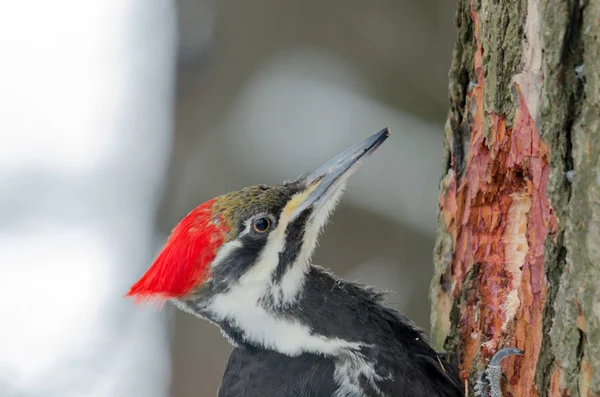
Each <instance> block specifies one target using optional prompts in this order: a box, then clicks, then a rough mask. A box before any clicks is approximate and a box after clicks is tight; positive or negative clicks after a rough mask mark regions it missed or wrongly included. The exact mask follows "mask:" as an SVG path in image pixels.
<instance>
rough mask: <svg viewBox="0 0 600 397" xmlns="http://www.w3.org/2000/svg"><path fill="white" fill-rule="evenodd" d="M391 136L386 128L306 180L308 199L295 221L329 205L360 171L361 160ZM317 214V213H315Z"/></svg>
mask: <svg viewBox="0 0 600 397" xmlns="http://www.w3.org/2000/svg"><path fill="white" fill-rule="evenodd" d="M389 136H390V132H389V129H387V128H384V129H383V130H381V131H379V132H378V133H376V134H373V135H371V136H370V137H368V138H367V139H365V140H364V141H362V142H359V143H357V144H356V145H354V146H352V147H351V148H350V149H347V150H346V151H344V152H343V153H340V154H338V155H337V156H335V157H334V158H333V159H331V160H329V161H328V162H327V163H326V164H324V165H322V166H321V167H319V168H318V169H316V170H315V171H313V172H312V173H311V174H309V175H308V176H307V177H306V178H305V184H306V191H309V192H310V193H309V195H308V197H307V198H306V199H305V200H304V201H303V202H302V203H301V204H300V205H299V206H298V207H297V208H296V209H295V210H294V213H293V214H292V217H291V219H290V221H291V220H293V219H294V218H295V217H297V216H298V215H299V214H300V213H302V212H303V211H304V210H305V209H307V208H309V207H311V206H312V207H313V209H315V210H316V209H318V208H320V207H322V206H323V205H324V204H325V203H327V201H328V199H329V198H330V197H331V196H332V195H333V193H335V192H337V190H338V189H339V188H340V187H341V186H342V185H343V184H344V183H345V182H346V180H347V179H348V178H349V177H350V176H351V175H352V174H353V173H354V172H355V171H356V170H357V169H358V167H359V166H360V164H361V159H362V158H363V157H365V156H368V155H370V154H371V153H373V152H375V150H377V148H378V147H379V146H380V145H381V144H382V143H383V141H385V140H386V139H387V138H388V137H389ZM315 212H316V211H315Z"/></svg>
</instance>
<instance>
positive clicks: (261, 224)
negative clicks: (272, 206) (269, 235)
mask: <svg viewBox="0 0 600 397" xmlns="http://www.w3.org/2000/svg"><path fill="white" fill-rule="evenodd" d="M270 226H271V221H270V220H269V218H260V219H257V220H255V221H254V230H256V231H257V232H259V233H264V232H266V231H267V230H269V227H270Z"/></svg>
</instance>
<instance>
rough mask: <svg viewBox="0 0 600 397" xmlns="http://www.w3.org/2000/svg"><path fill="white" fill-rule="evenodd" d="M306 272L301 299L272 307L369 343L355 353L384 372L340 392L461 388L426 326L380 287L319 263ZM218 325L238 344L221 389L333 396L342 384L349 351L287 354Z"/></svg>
mask: <svg viewBox="0 0 600 397" xmlns="http://www.w3.org/2000/svg"><path fill="white" fill-rule="evenodd" d="M306 277H307V278H306V282H305V289H304V290H303V292H302V295H301V296H300V298H299V300H298V301H297V302H296V303H295V304H293V305H291V306H289V307H286V308H278V307H271V308H270V310H272V311H273V315H274V316H278V317H281V318H286V319H293V320H296V321H298V322H299V323H302V324H305V325H308V326H309V327H310V329H311V330H312V332H314V333H315V334H318V335H323V336H325V337H328V338H340V339H343V340H345V341H349V342H360V343H362V344H365V345H367V346H368V347H361V348H360V351H357V354H359V355H360V357H364V359H365V360H366V361H367V362H368V363H372V364H373V366H374V369H375V371H376V373H377V374H378V375H380V376H381V377H382V378H383V379H382V380H379V381H375V384H374V385H373V384H371V382H368V381H367V380H366V379H361V380H360V385H361V389H362V392H363V394H362V395H360V394H342V395H341V396H348V397H354V396H355V395H356V396H357V397H358V396H361V397H362V396H364V397H380V396H383V397H387V396H390V397H391V396H398V397H403V396H406V397H408V396H414V397H459V396H463V395H464V393H463V391H462V385H461V382H460V378H459V377H458V373H457V371H456V368H455V367H454V366H452V365H450V364H448V363H446V362H445V361H444V359H443V358H442V357H440V356H439V355H438V354H437V353H436V352H435V350H434V349H432V348H431V347H430V346H429V344H428V343H427V341H426V340H425V337H424V335H423V333H422V332H421V331H420V330H419V329H417V328H416V327H415V326H414V325H413V324H412V323H411V322H410V321H409V320H408V319H407V318H406V317H404V316H402V315H401V314H400V313H398V312H397V311H395V310H392V309H389V308H386V307H384V306H383V305H382V304H381V301H382V298H383V296H382V295H381V294H380V293H377V292H375V291H373V290H371V289H370V288H367V287H363V286H360V285H357V284H355V283H350V282H346V281H344V280H341V279H339V278H337V277H335V276H334V275H332V274H330V273H328V272H326V271H324V270H323V269H321V268H319V267H316V266H311V268H310V271H309V273H308V274H307V276H306ZM219 325H220V326H221V329H222V330H223V331H224V332H225V333H226V334H228V336H229V337H230V338H231V339H232V340H233V341H234V342H235V343H236V344H237V345H238V347H237V348H235V349H234V351H233V353H232V355H231V358H230V360H229V363H228V365H227V369H226V371H225V374H224V377H223V384H222V386H221V389H220V392H219V397H222V396H228V397H254V396H259V395H260V396H305V397H320V396H332V395H333V393H334V392H335V390H336V389H337V387H338V386H339V384H338V383H336V381H335V380H334V370H335V367H336V365H340V362H341V361H343V360H346V359H350V358H346V357H325V356H322V355H318V354H308V353H305V354H302V355H300V356H298V357H289V356H286V355H283V354H279V353H277V352H274V351H270V350H266V349H264V348H261V347H260V346H252V345H251V344H249V343H248V342H247V341H246V340H245V338H244V332H243V331H241V332H240V330H239V329H236V328H235V327H234V326H232V324H229V323H228V322H227V321H225V322H219ZM340 360H341V361H340ZM298 393H300V394H298Z"/></svg>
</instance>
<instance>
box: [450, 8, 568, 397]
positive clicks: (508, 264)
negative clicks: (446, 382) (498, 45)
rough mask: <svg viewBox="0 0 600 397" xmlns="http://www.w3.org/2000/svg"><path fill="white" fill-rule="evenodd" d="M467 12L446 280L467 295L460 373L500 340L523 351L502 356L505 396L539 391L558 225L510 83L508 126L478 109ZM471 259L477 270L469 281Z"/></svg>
mask: <svg viewBox="0 0 600 397" xmlns="http://www.w3.org/2000/svg"><path fill="white" fill-rule="evenodd" d="M471 15H472V19H473V22H474V26H475V37H476V42H477V48H476V51H475V55H474V57H475V58H474V66H475V74H476V76H477V85H475V86H474V87H473V88H472V89H471V90H470V92H469V93H468V94H467V106H468V110H467V111H468V112H469V117H468V118H467V119H468V120H469V125H468V126H466V128H468V130H469V134H470V142H469V150H468V156H467V159H466V166H465V170H464V173H463V174H462V177H460V179H459V178H458V177H457V172H449V173H448V175H447V176H446V179H445V181H444V184H445V187H446V189H444V190H443V191H442V195H441V197H440V210H441V215H442V217H443V219H444V222H445V226H446V230H447V232H448V233H449V234H450V236H451V239H452V242H453V247H454V252H453V255H454V256H453V260H452V263H451V265H450V266H449V267H448V273H449V274H446V275H445V277H446V278H447V279H449V280H451V281H452V282H451V285H452V290H451V292H450V294H451V295H452V298H453V299H455V300H456V299H459V297H460V296H461V295H462V296H463V301H462V304H461V306H460V308H459V310H460V320H459V324H458V328H459V330H460V331H459V332H460V339H461V340H460V346H461V349H460V350H461V352H460V354H461V357H460V362H461V365H460V369H461V375H462V377H463V378H466V377H467V376H468V375H469V373H470V371H471V369H472V368H473V366H474V365H475V363H474V360H475V359H476V358H477V357H478V356H477V353H481V354H480V355H479V359H480V360H481V359H485V360H486V361H487V360H489V358H491V356H492V355H493V354H494V352H495V351H497V350H498V349H500V348H502V347H504V346H513V347H518V348H520V349H522V350H524V351H525V356H524V357H522V358H516V359H515V358H513V359H510V360H505V361H504V362H503V366H504V369H505V373H506V374H507V376H508V379H509V387H508V390H509V393H510V394H509V395H514V396H536V395H537V393H536V391H535V388H534V374H535V368H536V362H537V359H538V354H539V351H540V347H541V340H542V338H541V332H542V313H543V308H544V304H545V301H546V291H547V285H546V278H545V269H544V241H545V239H546V237H547V235H548V233H551V232H553V231H554V230H556V228H557V222H556V218H555V216H554V214H553V212H552V209H551V208H550V204H549V201H548V195H547V191H546V189H547V184H548V175H549V172H550V164H549V149H548V145H547V144H546V143H545V142H543V141H542V140H541V139H540V135H539V133H538V130H537V128H536V125H535V122H534V120H533V119H532V117H531V115H530V111H529V109H528V108H527V104H526V101H525V98H524V96H523V93H522V90H521V87H519V85H518V84H517V83H516V82H515V83H513V84H514V87H513V88H514V95H513V96H514V101H515V103H516V105H517V108H516V112H515V113H514V117H513V121H512V127H509V126H508V125H507V115H504V114H484V111H485V110H484V92H485V89H486V87H485V84H484V76H483V73H484V71H483V67H482V58H483V48H482V46H481V42H480V38H479V34H480V31H479V15H478V12H477V11H476V10H475V8H473V7H472V8H471ZM486 118H487V120H488V123H487V124H486V123H484V120H485V119H486ZM488 124H489V125H488ZM450 146H451V145H450ZM452 168H453V169H455V168H456V164H455V158H454V153H452ZM474 266H477V267H478V268H477V271H476V276H475V278H474V279H473V280H471V281H470V282H467V283H465V280H466V275H467V274H468V273H469V272H470V271H471V270H472V269H473V267H474ZM465 288H466V289H468V290H465Z"/></svg>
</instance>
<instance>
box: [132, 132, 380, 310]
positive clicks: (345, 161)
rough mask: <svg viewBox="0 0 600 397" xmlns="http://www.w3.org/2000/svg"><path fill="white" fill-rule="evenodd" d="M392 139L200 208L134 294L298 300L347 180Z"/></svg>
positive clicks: (373, 141)
mask: <svg viewBox="0 0 600 397" xmlns="http://www.w3.org/2000/svg"><path fill="white" fill-rule="evenodd" d="M388 135H389V133H388V130H387V129H384V130H382V131H380V132H378V133H376V134H374V135H372V136H370V137H369V138H367V139H365V140H364V141H362V142H360V143H358V144H356V145H354V146H353V147H351V148H350V149H348V150H346V151H344V152H343V153H341V154H340V155H338V156H336V157H335V158H333V159H332V160H330V161H329V162H327V163H326V164H324V165H323V166H321V167H320V168H318V169H317V170H315V171H314V172H312V173H310V174H309V175H307V176H304V177H301V178H299V179H297V180H294V181H291V182H285V183H283V184H281V185H275V186H265V185H259V186H251V187H247V188H244V189H242V190H239V191H235V192H231V193H228V194H225V195H222V196H219V197H216V198H214V199H211V200H209V201H207V202H205V203H204V204H202V205H200V206H199V207H197V208H195V209H194V210H192V211H191V212H190V213H189V214H188V215H187V216H186V217H185V218H184V219H183V220H182V221H181V222H180V223H179V224H177V226H175V228H174V229H173V231H172V233H171V235H170V236H169V238H168V240H167V242H166V244H165V246H164V247H163V249H162V251H161V252H160V253H159V255H158V257H157V258H156V260H155V261H154V263H153V264H152V266H151V267H150V268H149V269H148V270H147V271H146V273H145V274H144V275H143V277H142V278H141V279H140V280H139V281H138V282H137V283H135V284H134V285H133V286H132V287H131V289H130V291H129V293H128V294H127V295H128V296H131V297H134V298H136V299H137V300H148V299H149V300H155V299H158V300H174V301H176V302H177V301H179V302H181V301H186V300H195V301H202V300H206V301H209V300H210V298H211V297H214V296H216V295H217V294H220V293H226V292H227V291H228V290H229V289H230V288H232V286H238V287H240V288H242V289H243V290H244V291H245V293H246V292H247V296H248V297H249V298H250V297H251V296H257V295H261V296H260V297H259V298H261V299H262V298H265V299H271V301H272V302H274V303H277V302H279V303H284V302H289V301H291V300H293V299H294V297H295V296H296V295H297V294H298V292H299V291H300V289H301V288H302V274H303V273H304V272H305V270H306V268H307V266H308V263H309V259H310V256H311V255H312V252H313V250H314V248H315V246H316V243H317V238H318V234H319V231H320V230H321V228H322V227H323V225H324V224H325V222H326V220H327V217H328V215H329V214H330V213H331V211H332V210H333V208H334V207H335V205H336V204H337V201H338V199H339V197H340V196H341V193H342V190H343V188H344V186H345V182H346V180H347V179H348V177H349V176H350V175H351V174H352V173H353V172H354V171H355V170H356V169H357V167H358V166H359V164H360V162H361V159H363V158H364V157H365V156H367V155H369V154H371V153H372V152H373V151H375V150H376V149H377V147H378V146H379V145H380V144H381V143H383V141H384V140H385V139H386V138H387V137H388ZM265 294H270V296H269V297H268V298H267V297H266V296H264V295H265Z"/></svg>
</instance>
